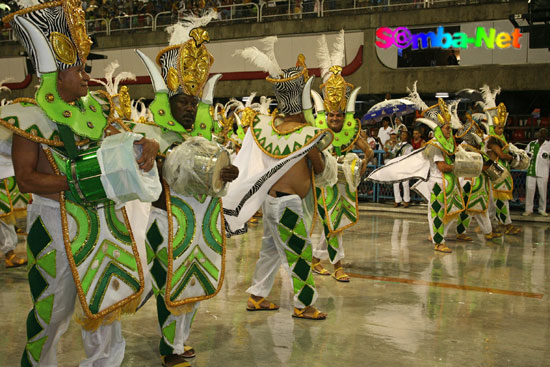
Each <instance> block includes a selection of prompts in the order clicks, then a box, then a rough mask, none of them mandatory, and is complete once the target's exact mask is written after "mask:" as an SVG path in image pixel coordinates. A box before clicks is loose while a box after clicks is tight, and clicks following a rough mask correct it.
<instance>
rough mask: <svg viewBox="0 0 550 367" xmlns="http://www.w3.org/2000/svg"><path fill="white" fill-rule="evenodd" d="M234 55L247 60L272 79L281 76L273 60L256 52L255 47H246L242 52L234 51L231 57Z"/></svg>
mask: <svg viewBox="0 0 550 367" xmlns="http://www.w3.org/2000/svg"><path fill="white" fill-rule="evenodd" d="M235 55H239V56H241V57H242V58H244V59H246V60H248V61H249V62H251V63H252V64H254V65H256V66H257V67H259V68H260V69H262V70H263V71H265V72H267V73H269V75H270V76H272V77H273V78H277V77H279V76H280V75H282V74H283V71H282V70H281V68H280V67H279V65H278V64H277V62H273V60H271V59H270V58H269V56H267V55H266V54H265V53H263V52H262V51H260V50H258V49H257V48H256V47H247V48H245V49H242V50H236V51H235V53H234V54H233V56H235Z"/></svg>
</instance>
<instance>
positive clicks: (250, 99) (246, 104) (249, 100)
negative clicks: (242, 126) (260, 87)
mask: <svg viewBox="0 0 550 367" xmlns="http://www.w3.org/2000/svg"><path fill="white" fill-rule="evenodd" d="M254 97H256V92H252V93H250V95H249V96H248V99H247V100H246V103H245V104H244V106H245V107H250V106H252V102H253V101H254Z"/></svg>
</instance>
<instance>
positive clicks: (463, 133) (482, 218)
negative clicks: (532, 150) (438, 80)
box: [451, 107, 502, 241]
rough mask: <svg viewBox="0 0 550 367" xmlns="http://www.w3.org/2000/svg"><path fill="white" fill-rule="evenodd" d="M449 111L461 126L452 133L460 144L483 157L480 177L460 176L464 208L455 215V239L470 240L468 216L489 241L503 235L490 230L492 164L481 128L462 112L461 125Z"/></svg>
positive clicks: (469, 220)
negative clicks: (456, 218)
mask: <svg viewBox="0 0 550 367" xmlns="http://www.w3.org/2000/svg"><path fill="white" fill-rule="evenodd" d="M451 111H453V107H451ZM451 113H452V115H453V118H455V119H456V120H457V121H458V124H459V125H460V128H459V129H458V131H457V133H456V135H455V137H456V138H457V139H461V140H462V142H461V143H460V147H462V148H463V149H464V150H465V151H467V152H475V153H478V154H480V155H481V156H482V159H483V172H482V173H481V174H480V175H479V176H476V177H472V178H462V177H461V178H460V179H459V181H460V185H461V187H462V195H463V197H464V204H465V208H466V209H465V210H464V211H463V212H461V213H460V215H459V217H458V225H457V227H456V231H457V240H459V241H471V240H472V238H471V237H469V236H468V235H466V231H467V230H468V228H469V226H470V222H471V217H474V218H475V219H476V222H477V223H478V225H479V227H480V229H481V232H482V233H483V235H484V236H485V239H487V240H491V239H493V238H496V237H500V236H502V234H501V233H498V232H494V231H493V228H492V225H491V219H490V218H489V210H488V209H489V204H490V201H489V194H490V190H491V187H490V185H491V180H490V177H489V176H488V174H487V170H489V169H492V168H491V166H492V165H493V164H494V163H493V161H492V160H491V159H490V158H489V156H488V155H487V154H486V153H485V152H484V147H483V145H484V143H483V130H482V129H481V128H480V127H479V125H478V124H477V123H476V122H475V120H474V119H473V118H472V116H470V115H469V114H466V115H465V118H466V122H465V123H464V124H463V123H462V122H461V121H460V120H459V119H458V116H457V115H456V113H453V112H451Z"/></svg>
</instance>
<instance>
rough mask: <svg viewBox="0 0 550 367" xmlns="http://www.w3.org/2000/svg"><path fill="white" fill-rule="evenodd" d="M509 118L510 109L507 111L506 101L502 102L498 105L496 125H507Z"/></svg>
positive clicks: (495, 118)
mask: <svg viewBox="0 0 550 367" xmlns="http://www.w3.org/2000/svg"><path fill="white" fill-rule="evenodd" d="M507 119H508V111H506V106H505V105H504V103H502V102H501V103H500V104H499V105H498V106H497V115H496V116H495V117H494V120H495V125H501V126H505V125H506V120H507Z"/></svg>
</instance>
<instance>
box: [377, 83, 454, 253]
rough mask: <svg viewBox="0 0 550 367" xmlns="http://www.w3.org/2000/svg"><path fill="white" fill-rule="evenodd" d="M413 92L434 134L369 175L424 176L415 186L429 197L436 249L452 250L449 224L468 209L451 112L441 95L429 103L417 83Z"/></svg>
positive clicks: (380, 178) (391, 178)
mask: <svg viewBox="0 0 550 367" xmlns="http://www.w3.org/2000/svg"><path fill="white" fill-rule="evenodd" d="M409 96H410V97H409V98H410V99H411V100H413V102H415V103H416V104H417V106H418V107H419V110H421V116H422V117H419V118H417V120H416V121H417V122H421V123H423V124H425V125H427V126H428V127H430V128H431V129H432V130H433V132H434V138H433V139H431V140H430V141H428V142H427V143H426V145H425V146H424V148H421V149H418V150H415V151H413V152H412V153H409V154H408V155H405V156H403V157H398V158H395V159H394V160H392V161H390V162H388V163H387V164H386V165H385V166H383V167H380V168H378V169H376V170H374V171H373V172H372V173H371V174H370V175H369V177H368V179H369V180H372V181H375V182H381V183H388V182H399V181H403V180H405V179H411V178H418V179H420V181H418V182H417V184H415V186H413V188H416V189H417V191H419V193H421V194H422V195H423V196H424V198H426V199H427V200H428V222H429V226H430V240H431V241H432V243H433V244H434V250H435V251H439V252H444V253H450V252H452V250H451V249H450V248H449V247H448V246H447V245H446V243H445V233H446V228H450V226H451V223H452V222H453V221H454V220H456V219H457V217H458V215H459V214H460V213H461V212H462V211H464V209H465V204H464V200H463V197H462V192H461V189H460V185H459V182H458V178H457V176H456V175H455V173H454V172H453V171H454V157H455V153H456V146H455V140H454V137H453V134H452V128H451V114H450V112H449V110H448V107H447V105H446V103H445V101H443V100H442V99H441V98H440V99H439V100H438V103H437V104H436V105H433V106H431V107H428V106H427V105H426V104H425V103H424V102H423V101H422V100H421V99H420V96H419V95H418V93H417V92H416V83H415V86H414V90H413V91H412V92H411V94H410V95H409Z"/></svg>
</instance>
